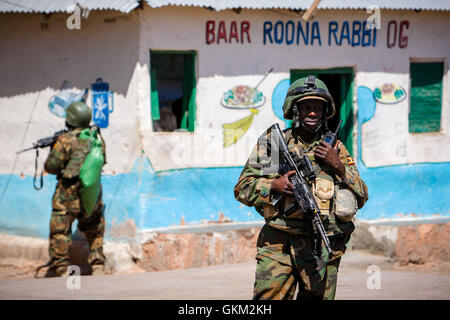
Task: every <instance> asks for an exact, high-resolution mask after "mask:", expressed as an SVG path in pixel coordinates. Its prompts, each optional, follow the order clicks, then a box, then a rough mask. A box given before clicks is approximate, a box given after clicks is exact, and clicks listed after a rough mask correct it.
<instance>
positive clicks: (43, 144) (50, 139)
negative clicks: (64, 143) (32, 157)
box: [16, 129, 68, 154]
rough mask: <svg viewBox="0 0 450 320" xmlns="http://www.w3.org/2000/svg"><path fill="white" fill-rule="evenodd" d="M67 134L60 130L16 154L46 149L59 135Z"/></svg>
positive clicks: (65, 130)
mask: <svg viewBox="0 0 450 320" xmlns="http://www.w3.org/2000/svg"><path fill="white" fill-rule="evenodd" d="M66 132H68V130H67V129H64V130H60V131H56V132H55V134H54V135H53V136H50V137H45V138H42V139H39V140H38V141H36V142H34V143H33V146H32V147H30V148H26V149H23V150H20V151H17V152H16V154H19V153H22V152H25V151H28V150H32V149H36V150H37V149H39V148H47V147H51V146H53V145H54V144H55V142H56V140H58V137H59V136H60V135H62V134H63V133H66Z"/></svg>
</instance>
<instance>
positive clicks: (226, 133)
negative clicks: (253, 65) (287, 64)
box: [221, 68, 273, 148]
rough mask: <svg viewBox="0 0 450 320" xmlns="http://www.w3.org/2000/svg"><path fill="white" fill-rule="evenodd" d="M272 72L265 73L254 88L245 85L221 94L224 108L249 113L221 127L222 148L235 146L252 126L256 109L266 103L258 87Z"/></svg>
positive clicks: (256, 112)
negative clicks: (247, 111) (245, 110)
mask: <svg viewBox="0 0 450 320" xmlns="http://www.w3.org/2000/svg"><path fill="white" fill-rule="evenodd" d="M272 70H273V68H271V69H270V70H269V71H267V72H266V74H265V75H264V77H263V78H262V80H261V81H260V82H259V83H258V84H257V85H256V87H254V88H252V87H250V86H246V85H239V86H236V87H234V88H232V89H230V90H228V91H227V92H225V93H224V94H223V97H222V99H221V104H222V106H224V107H225V108H229V109H236V110H243V109H248V110H249V111H250V114H249V115H247V116H246V117H244V118H242V119H239V120H237V121H234V122H231V123H225V124H223V125H222V127H223V147H224V148H226V147H229V146H231V145H233V144H235V143H236V142H237V141H238V140H239V139H240V138H242V136H243V135H244V134H245V133H246V132H247V130H248V129H249V128H250V126H251V125H252V122H253V118H254V117H255V115H257V114H258V113H259V111H258V110H257V108H259V107H261V106H262V105H263V104H264V103H265V102H266V98H265V97H264V95H263V93H262V92H260V91H258V86H259V85H260V84H261V82H263V81H264V79H265V78H266V77H267V75H268V74H269V73H270V72H272Z"/></svg>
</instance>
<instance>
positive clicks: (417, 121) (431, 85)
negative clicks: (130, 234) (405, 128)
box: [409, 62, 444, 133]
mask: <svg viewBox="0 0 450 320" xmlns="http://www.w3.org/2000/svg"><path fill="white" fill-rule="evenodd" d="M443 74H444V63H442V62H420V63H419V62H417V63H416V62H414V63H411V65H410V77H411V105H410V110H409V132H414V133H417V132H436V131H440V128H441V109H442V79H443Z"/></svg>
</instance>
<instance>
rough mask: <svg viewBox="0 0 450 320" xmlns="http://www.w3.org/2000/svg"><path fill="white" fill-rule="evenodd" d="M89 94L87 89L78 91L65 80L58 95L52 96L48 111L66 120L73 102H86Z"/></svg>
mask: <svg viewBox="0 0 450 320" xmlns="http://www.w3.org/2000/svg"><path fill="white" fill-rule="evenodd" d="M87 93H88V90H87V89H85V90H78V89H76V88H73V87H72V84H71V83H70V82H69V81H67V80H64V82H63V83H62V85H61V88H60V90H59V91H58V93H56V94H55V95H54V96H52V97H51V98H50V100H49V101H48V109H49V110H50V112H51V113H53V114H54V115H56V116H58V117H60V118H65V117H66V109H67V107H68V106H70V105H71V104H72V103H73V102H77V101H81V100H86V96H87Z"/></svg>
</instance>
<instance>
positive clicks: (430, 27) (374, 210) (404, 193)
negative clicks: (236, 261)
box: [0, 1, 450, 238]
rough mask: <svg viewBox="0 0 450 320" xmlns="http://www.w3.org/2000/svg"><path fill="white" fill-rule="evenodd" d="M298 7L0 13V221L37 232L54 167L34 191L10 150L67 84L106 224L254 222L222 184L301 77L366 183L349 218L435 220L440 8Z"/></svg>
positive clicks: (441, 104)
mask: <svg viewBox="0 0 450 320" xmlns="http://www.w3.org/2000/svg"><path fill="white" fill-rule="evenodd" d="M206 7H208V6H206ZM307 7H308V6H305V7H299V8H290V9H289V8H279V7H278V8H276V7H271V8H265V7H264V8H245V6H243V8H239V9H238V8H226V9H224V10H214V9H213V7H209V8H205V6H204V4H203V6H202V5H194V4H192V5H185V6H171V5H169V6H167V5H164V6H162V5H161V4H160V3H156V2H152V1H148V2H145V3H141V5H140V6H138V7H136V8H135V9H134V10H131V9H130V10H131V11H129V12H121V11H120V10H94V11H91V12H90V13H89V15H88V17H87V18H84V17H81V18H80V19H78V20H77V17H75V16H73V14H74V13H72V12H69V13H67V12H55V13H51V14H40V13H17V12H16V13H12V12H4V13H1V14H0V41H1V43H2V50H1V52H0V64H1V68H0V69H1V70H2V77H1V79H0V107H1V110H2V116H1V118H0V119H1V120H0V121H1V123H2V125H1V128H0V136H1V137H2V141H3V143H4V148H5V149H4V153H3V156H2V159H1V161H0V188H1V189H0V192H1V195H0V207H1V209H0V210H1V211H0V231H1V232H6V233H12V234H16V235H28V236H30V235H31V236H38V237H43V238H45V237H47V235H48V230H47V228H48V221H49V218H50V213H51V196H52V193H53V191H54V185H55V182H56V181H55V178H54V177H53V176H49V175H47V176H45V177H44V180H45V184H44V187H43V189H42V190H41V191H39V192H38V191H35V190H34V189H33V175H34V157H35V153H34V152H33V151H30V152H28V153H22V154H20V155H16V154H15V151H17V150H19V149H22V148H25V147H28V146H31V145H32V143H33V142H34V141H36V140H37V139H38V138H41V137H44V136H49V135H52V134H53V132H54V131H57V130H60V129H62V127H63V126H64V119H63V118H62V117H61V115H62V113H61V110H63V106H64V102H61V99H63V100H64V99H67V100H70V99H75V98H74V97H80V96H81V95H83V94H87V98H86V99H87V100H86V101H87V103H88V105H89V106H91V107H92V108H93V111H94V120H95V122H96V123H98V124H99V125H101V126H102V127H103V129H102V135H103V137H104V139H105V140H106V143H107V165H106V166H105V168H104V175H103V178H102V183H103V188H104V189H103V190H104V202H105V204H106V214H105V215H106V218H107V225H108V230H111V228H114V227H115V226H118V225H120V224H122V223H124V222H126V221H133V223H134V224H135V225H136V227H137V229H138V230H141V231H145V230H154V229H160V228H172V227H177V226H180V225H183V224H187V225H201V224H207V223H210V222H214V221H221V222H223V221H232V222H233V223H235V224H239V223H252V222H257V223H259V222H261V221H262V220H263V218H262V217H261V216H260V215H259V214H258V213H257V212H256V211H255V210H254V209H253V208H248V207H245V206H242V205H240V204H239V203H238V202H237V201H236V200H235V199H234V195H233V187H234V185H235V183H236V182H237V179H238V177H239V174H240V172H241V170H242V167H243V165H244V164H245V161H246V160H247V157H248V156H249V154H250V151H251V150H252V148H253V147H254V145H255V143H256V140H257V138H258V137H259V136H260V135H261V134H262V133H263V132H264V131H265V130H266V129H267V128H268V127H270V125H272V124H273V123H275V122H277V123H279V124H280V126H281V127H282V128H283V127H286V126H289V125H290V124H289V123H288V122H287V121H285V119H283V117H282V112H281V107H282V103H283V100H284V97H285V95H286V92H287V88H288V86H289V84H290V83H291V82H292V81H294V80H295V79H298V78H300V77H302V76H305V75H309V74H313V75H316V76H317V77H319V78H320V79H322V80H324V81H325V83H326V84H327V85H328V87H329V89H330V91H331V93H332V95H333V98H334V100H335V103H336V106H337V115H336V117H335V118H333V119H332V120H331V121H330V126H331V127H332V128H335V127H336V124H337V123H338V121H339V120H343V126H342V127H341V130H340V135H339V137H340V139H341V140H342V141H343V142H344V143H345V145H346V147H347V149H349V150H350V152H351V154H352V156H353V158H354V159H355V161H356V163H357V165H358V168H359V170H360V173H361V175H362V177H363V179H364V180H365V181H366V183H367V185H368V187H369V194H370V199H369V201H368V202H367V204H366V206H365V207H364V208H363V209H362V210H360V212H359V213H358V217H359V218H360V219H362V220H375V219H383V218H386V219H394V218H399V217H401V216H403V217H404V216H410V215H411V214H413V215H418V216H421V217H426V218H430V217H437V218H438V219H447V218H448V216H449V214H450V211H449V204H450V200H449V197H448V194H449V191H450V184H449V182H448V181H449V176H448V173H449V172H450V170H449V168H450V165H449V161H450V153H448V152H446V151H447V150H449V149H450V142H449V141H450V139H449V138H450V137H449V132H448V127H449V115H448V106H449V99H450V98H449V88H450V87H449V82H448V68H449V66H448V59H449V54H450V37H449V36H448V34H446V33H445V32H444V30H447V29H448V28H449V27H450V19H449V17H450V16H449V11H448V10H450V8H446V7H444V8H428V9H427V8H422V9H420V10H419V9H416V10H414V8H409V9H404V8H402V9H400V8H383V7H382V6H381V8H380V7H379V8H378V9H379V10H378V9H376V8H373V9H372V10H370V11H369V12H368V11H367V10H366V8H365V7H361V8H339V9H337V8H329V7H326V6H325V5H323V6H322V7H320V6H319V9H318V10H316V11H315V13H314V15H313V17H312V18H311V19H310V20H308V21H305V20H304V19H302V15H303V14H304V9H306V8H307ZM216 9H217V8H216ZM438 9H439V10H438ZM71 17H72V18H71ZM70 19H72V20H70ZM77 23H78V25H77ZM74 26H75V27H74ZM78 27H79V28H78ZM71 28H72V29H71ZM97 79H101V80H99V81H98V82H96V81H97ZM105 83H107V84H108V85H109V88H106V87H105V85H104V84H105ZM96 84H97V85H99V84H100V86H96ZM102 84H103V89H102V88H100V87H101V85H102ZM99 88H100V89H99ZM105 88H106V89H105ZM85 89H88V90H87V91H84V90H85ZM58 99H59V100H58ZM61 108H62V109H61ZM46 155H47V151H44V150H42V151H40V158H39V159H40V160H41V161H40V163H39V166H38V169H39V170H40V167H42V164H43V160H44V159H45V157H46Z"/></svg>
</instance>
